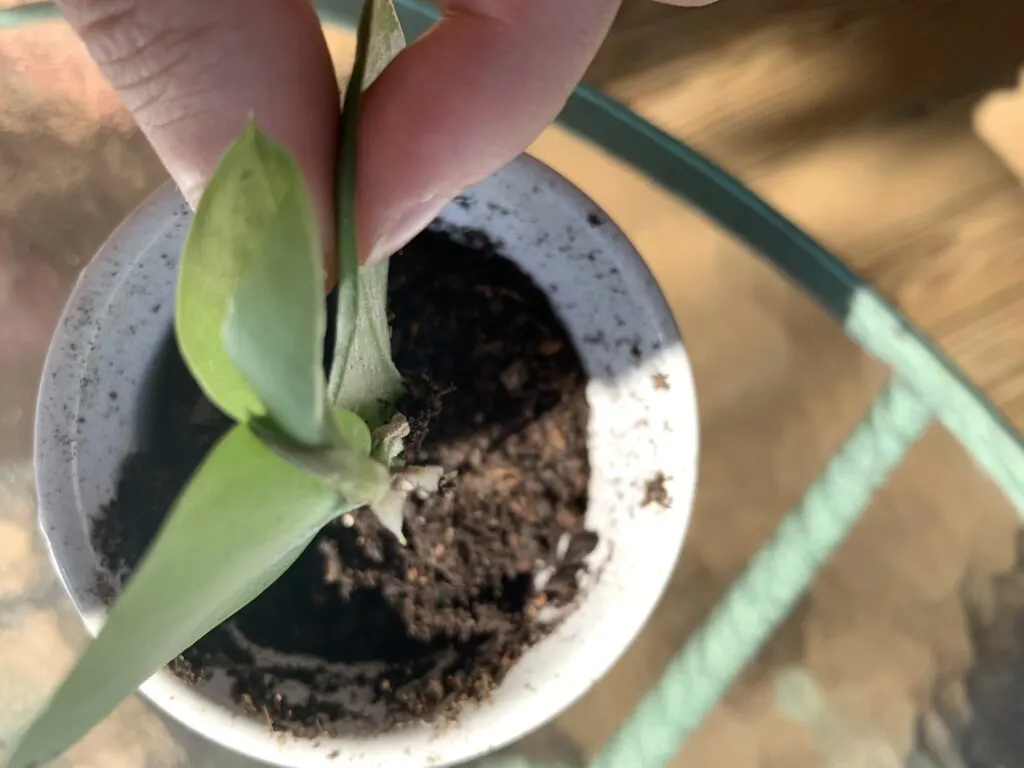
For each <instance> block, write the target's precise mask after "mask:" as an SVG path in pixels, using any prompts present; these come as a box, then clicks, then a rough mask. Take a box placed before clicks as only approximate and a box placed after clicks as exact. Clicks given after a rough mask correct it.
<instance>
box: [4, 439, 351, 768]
mask: <svg viewBox="0 0 1024 768" xmlns="http://www.w3.org/2000/svg"><path fill="white" fill-rule="evenodd" d="M339 504H340V501H339V497H338V495H337V494H336V493H335V492H333V491H330V490H328V489H327V488H326V487H325V486H324V485H323V484H322V483H321V482H320V481H318V480H316V479H315V478H313V477H312V476H310V475H307V474H306V473H304V472H301V471H300V470H298V469H296V468H294V467H292V466H290V465H289V464H288V463H287V462H285V461H283V460H281V459H280V458H278V457H277V456H275V455H274V454H273V453H272V452H271V451H270V450H269V449H268V448H266V447H264V446H263V445H262V444H261V443H260V442H259V441H258V440H257V439H256V437H254V436H253V434H252V433H251V432H250V431H249V430H248V428H246V427H243V426H236V427H234V428H233V429H232V431H231V432H229V433H228V434H227V435H226V436H225V437H224V438H223V439H222V440H221V441H220V442H219V443H218V444H217V445H216V446H215V447H214V449H213V450H212V451H211V453H210V454H209V456H208V458H207V460H206V462H205V463H204V464H203V466H202V467H201V468H200V469H199V470H198V472H197V473H196V475H195V476H194V477H193V479H192V480H191V482H190V483H189V485H188V487H187V488H186V489H185V491H184V492H183V494H182V495H181V496H180V497H179V499H178V501H177V503H176V504H175V506H174V508H173V510H172V512H171V515H170V516H169V518H168V520H167V522H166V524H165V526H164V528H163V530H162V531H161V532H160V534H159V536H158V538H157V540H156V542H155V544H154V545H153V546H152V548H151V550H150V551H149V553H148V554H147V556H146V558H145V559H144V560H143V562H142V563H141V565H140V566H139V569H138V570H137V571H136V573H135V575H134V576H133V577H132V578H131V580H130V581H129V583H128V586H127V588H126V590H125V592H124V594H123V595H122V596H121V598H120V599H119V600H118V601H117V603H116V605H115V606H114V608H113V609H112V611H111V613H110V615H109V617H108V619H107V622H106V624H105V626H104V627H103V630H102V631H101V633H100V634H99V636H98V637H97V638H96V640H94V641H93V642H92V643H91V644H90V645H89V647H88V648H87V649H86V651H85V653H84V654H83V655H82V657H81V658H80V659H79V660H78V662H77V664H76V665H75V667H74V669H73V670H72V672H71V674H70V675H69V676H68V677H67V678H66V679H65V681H64V683H63V684H62V685H61V687H60V688H59V689H58V690H57V693H56V694H55V695H54V697H53V698H52V699H51V700H50V702H49V703H48V705H47V706H46V708H45V709H44V711H43V712H42V713H41V714H40V716H39V717H38V718H37V719H36V721H35V722H34V723H33V724H32V726H31V727H30V729H29V730H28V731H27V732H26V734H25V735H24V737H23V738H22V741H21V742H20V744H19V745H18V746H17V748H16V752H15V754H14V756H13V757H12V759H11V762H10V763H9V768H28V766H31V765H33V764H35V763H39V764H41V763H43V762H44V761H45V760H49V759H51V758H53V757H54V756H56V755H57V754H60V753H62V752H63V751H64V750H66V749H67V748H68V747H69V746H71V745H72V744H74V743H75V742H76V741H77V740H78V739H80V738H81V737H82V736H84V735H85V734H86V733H87V732H88V731H89V729H91V728H92V727H93V726H94V725H96V724H97V723H98V722H99V721H100V720H101V719H103V718H104V717H105V716H106V715H107V714H109V713H110V712H111V711H112V710H113V709H114V708H115V707H116V706H117V705H118V703H119V702H120V701H121V700H122V699H124V698H125V697H126V696H128V695H130V694H131V693H132V692H133V691H134V690H135V689H136V688H137V687H138V686H139V685H141V684H142V683H143V682H145V680H146V679H148V678H149V676H150V675H152V674H153V672H154V671H155V670H157V669H159V668H160V667H161V666H162V665H164V664H166V663H167V662H169V661H170V660H171V659H173V658H174V657H175V656H177V655H178V654H179V653H181V652H182V651H183V650H185V649H186V648H187V647H189V646H190V645H191V644H192V643H194V642H195V641H196V640H198V639H199V638H201V637H202V636H203V635H204V634H206V633H207V632H208V631H209V630H211V629H213V628H214V627H215V626H217V625H218V624H220V623H221V622H223V621H224V620H226V619H228V618H229V617H230V616H232V615H233V614H234V613H235V612H236V611H238V610H239V609H240V608H242V607H244V606H245V605H246V604H247V603H248V602H250V601H251V600H253V599H254V598H255V597H257V596H258V595H259V594H260V593H261V592H262V591H263V590H264V589H266V587H267V586H268V585H269V584H270V583H272V582H273V581H274V580H276V579H277V578H278V577H279V576H280V575H281V574H282V573H284V571H285V570H286V569H287V568H288V567H289V566H290V565H291V564H292V563H293V562H294V561H295V560H296V558H297V557H298V556H299V554H300V553H301V552H302V550H303V549H304V548H305V547H306V546H307V545H308V544H309V542H310V541H311V540H312V538H313V536H314V535H315V534H316V532H317V531H318V530H319V529H320V527H321V526H323V525H324V524H325V523H326V522H327V521H328V520H330V519H332V518H334V517H335V516H336V515H338V514H341V513H343V512H345V511H347V510H348V509H350V508H352V506H353V505H349V506H348V507H346V506H344V505H342V506H339Z"/></svg>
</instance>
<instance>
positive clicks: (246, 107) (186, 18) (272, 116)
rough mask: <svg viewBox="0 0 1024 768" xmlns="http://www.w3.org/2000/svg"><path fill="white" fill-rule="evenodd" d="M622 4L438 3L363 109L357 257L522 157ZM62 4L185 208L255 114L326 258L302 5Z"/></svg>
mask: <svg viewBox="0 0 1024 768" xmlns="http://www.w3.org/2000/svg"><path fill="white" fill-rule="evenodd" d="M661 1H662V2H667V3H670V4H673V5H685V6H702V5H708V4H710V3H711V2H714V0H661ZM620 2H621V0H440V2H439V5H440V6H441V7H442V9H443V10H444V12H445V16H444V20H443V21H441V22H440V23H439V24H438V25H437V26H436V27H435V28H434V29H433V30H431V31H430V32H429V33H428V34H427V35H425V36H423V37H422V38H421V39H419V40H417V41H416V42H415V43H413V44H412V45H411V46H410V47H409V48H408V49H407V50H406V51H404V52H403V53H402V54H401V55H400V56H399V57H398V58H397V59H396V60H395V62H394V63H393V64H392V66H391V67H389V68H388V69H387V71H386V72H385V73H384V74H383V75H382V76H381V77H380V78H379V79H378V80H377V81H376V82H375V83H374V85H373V86H372V87H371V88H370V90H369V91H368V92H367V94H366V97H365V98H364V101H363V108H362V114H361V116H360V126H359V136H360V143H359V169H358V180H357V190H358V192H357V194H358V201H357V211H358V228H359V245H360V253H361V257H362V258H363V259H364V260H365V259H377V258H384V257H387V256H389V255H390V254H391V253H392V252H394V251H395V250H397V249H398V248H401V247H402V246H404V245H405V244H406V243H407V242H408V241H409V240H410V239H412V237H413V236H415V235H416V234H417V233H418V232H419V231H420V230H421V229H423V228H424V227H425V226H426V225H427V224H429V223H430V221H431V220H432V219H433V218H434V217H435V216H436V215H437V214H438V213H439V212H440V210H441V208H442V207H443V206H444V205H445V203H447V202H448V201H449V200H450V199H451V198H452V197H454V196H455V195H456V194H458V193H459V192H460V191H461V190H463V189H465V188H466V187H468V186H470V185H472V184H474V183H476V182H478V181H480V180H481V179H483V178H485V177H487V176H488V175H489V174H491V173H493V172H494V171H495V170H497V169H498V168H500V167H501V166H502V165H504V164H505V163H507V162H508V161H509V160H511V159H512V158H513V157H515V156H516V155H517V154H518V153H520V152H521V151H523V149H524V148H525V147H527V146H528V145H529V144H530V143H531V142H532V141H533V139H534V138H536V136H537V135H538V134H539V133H540V132H541V131H542V130H543V129H544V127H545V126H546V125H547V124H548V123H550V122H551V121H552V120H553V119H554V118H555V117H556V116H557V114H558V112H559V110H560V109H561V108H562V106H563V105H564V103H565V100H566V99H567V98H568V96H569V94H570V93H571V92H572V89H573V88H574V87H575V86H576V84H577V83H578V82H579V80H580V78H581V77H582V76H583V73H584V71H585V69H586V67H587V65H588V64H589V63H590V60H591V59H592V58H593V56H594V54H595V53H596V51H597V48H598V46H599V45H600V43H601V41H602V40H603V39H604V36H605V35H606V34H607V32H608V28H609V26H610V25H611V22H612V19H613V18H614V16H615V13H616V11H617V10H618V8H619V5H620ZM58 5H59V6H60V9H61V11H62V12H63V14H64V16H65V18H67V19H68V21H69V22H70V23H71V24H72V26H73V27H74V28H75V29H76V31H77V32H78V34H79V35H80V36H81V37H82V38H83V39H84V40H85V43H86V45H87V46H88V48H89V51H90V53H91V54H92V56H93V58H94V59H95V60H96V62H97V63H98V64H99V65H100V68H101V69H102V70H103V72H104V74H105V75H106V77H107V79H108V80H109V81H110V82H111V84H112V85H113V86H114V87H115V88H116V89H117V91H118V93H119V94H120V96H121V98H122V99H123V100H124V103H125V104H126V106H127V107H128V109H129V110H130V111H131V112H132V114H133V115H134V117H135V120H136V121H137V122H138V124H139V126H140V127H141V128H142V130H143V131H144V132H145V134H146V135H147V137H148V138H149V140H150V142H151V143H152V144H153V147H154V148H155V149H156V152H157V154H158V155H159V156H160V159H161V160H162V161H163V163H164V165H165V166H166V167H167V170H168V171H169V172H170V174H171V176H172V177H173V179H174V180H175V182H177V184H178V185H179V186H180V187H181V189H182V192H183V193H184V195H185V197H186V198H187V199H188V200H189V202H190V203H192V204H193V205H195V203H196V202H197V201H198V199H199V196H200V194H201V193H202V189H203V186H204V184H205V182H206V180H207V178H208V177H209V175H210V174H211V173H212V172H213V170H214V168H215V167H216V165H217V163H218V161H219V160H220V157H221V155H222V154H223V152H224V150H225V149H226V148H227V146H228V144H230V143H231V141H232V140H234V139H235V138H236V137H237V136H238V134H239V133H240V132H241V130H242V128H243V127H244V124H245V120H246V119H247V116H249V115H253V116H254V117H255V119H256V121H257V123H258V124H259V126H260V129H261V130H263V131H264V132H266V133H268V134H269V135H271V136H273V137H275V138H276V139H278V140H279V141H281V142H283V143H284V144H285V145H286V146H288V147H289V148H290V149H291V150H292V152H294V153H295V154H296V157H297V159H298V161H299V163H300V164H301V166H302V168H303V170H304V172H305V174H306V178H307V180H308V182H309V184H310V188H311V191H312V194H313V200H314V204H315V206H316V209H317V217H318V221H319V224H320V229H321V232H322V237H323V241H324V245H325V248H326V249H327V251H328V253H330V252H331V251H333V247H334V240H335V233H334V166H335V159H336V156H337V143H338V117H339V101H338V91H337V85H336V83H335V79H334V72H333V69H332V66H331V60H330V56H329V54H328V50H327V45H326V43H325V41H324V38H323V34H322V32H321V29H320V22H319V20H318V18H317V16H316V13H315V11H314V9H313V5H312V3H311V2H309V0H258V2H252V0H58ZM333 263H334V260H333V259H328V261H327V264H328V270H329V271H333Z"/></svg>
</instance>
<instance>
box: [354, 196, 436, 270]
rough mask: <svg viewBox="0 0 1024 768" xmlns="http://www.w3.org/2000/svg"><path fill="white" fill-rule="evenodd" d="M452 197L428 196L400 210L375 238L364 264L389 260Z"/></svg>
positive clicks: (422, 228)
mask: <svg viewBox="0 0 1024 768" xmlns="http://www.w3.org/2000/svg"><path fill="white" fill-rule="evenodd" d="M452 197H454V195H441V194H439V195H430V196H429V197H426V198H424V199H422V200H417V201H415V202H413V203H412V204H410V205H409V206H407V207H406V208H403V209H402V210H400V211H399V213H398V214H397V215H396V216H395V217H394V219H393V220H392V221H391V223H390V224H389V225H388V226H386V227H385V228H384V230H383V231H382V232H381V235H380V237H378V238H377V242H376V243H374V245H373V247H372V248H371V249H370V255H369V256H368V257H367V259H366V263H368V264H375V263H377V262H379V261H382V260H384V259H387V258H390V257H391V256H392V254H394V253H395V251H397V250H399V249H400V248H404V247H405V246H406V245H408V244H409V241H410V240H412V239H413V238H414V237H416V235H418V234H419V233H420V232H422V231H423V230H424V229H426V228H427V225H429V224H430V222H432V221H433V220H434V219H436V218H437V215H438V214H439V213H441V211H442V210H444V207H445V206H446V205H447V204H448V201H449V200H451V199H452Z"/></svg>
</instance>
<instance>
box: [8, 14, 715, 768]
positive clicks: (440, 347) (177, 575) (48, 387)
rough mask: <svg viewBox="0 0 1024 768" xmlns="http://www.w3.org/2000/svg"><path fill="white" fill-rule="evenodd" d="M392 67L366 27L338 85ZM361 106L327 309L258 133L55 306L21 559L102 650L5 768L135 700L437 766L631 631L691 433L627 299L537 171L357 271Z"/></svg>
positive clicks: (587, 676) (606, 659)
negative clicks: (39, 554) (35, 522)
mask: <svg viewBox="0 0 1024 768" xmlns="http://www.w3.org/2000/svg"><path fill="white" fill-rule="evenodd" d="M400 43H401V31H400V28H399V26H398V24H397V21H396V18H395V15H394V10H393V8H392V7H391V4H390V2H387V0H372V2H369V3H367V5H366V7H365V8H364V15H363V18H362V22H361V25H360V32H359V36H358V40H357V55H356V60H355V66H354V70H353V76H352V78H351V80H350V83H353V84H361V85H362V86H363V87H365V86H366V85H367V84H368V83H369V82H370V81H372V79H373V77H374V76H375V75H376V74H379V72H380V71H381V70H382V69H383V68H384V66H386V64H387V62H388V61H389V60H390V58H391V56H393V55H394V53H395V52H396V51H397V50H398V48H400V47H401V45H400ZM358 98H359V89H358V88H353V87H350V88H349V89H348V91H347V92H346V96H345V102H344V114H343V121H342V124H343V137H342V143H341V153H340V154H341V159H340V162H339V173H338V190H339V195H338V199H339V227H340V230H339V240H340V247H339V261H340V263H339V284H338V288H337V292H336V304H337V307H336V309H334V310H325V309H324V301H323V296H322V283H323V275H322V264H321V248H320V244H319V243H318V241H317V234H316V229H315V227H314V226H313V217H312V214H311V213H310V206H309V200H308V193H307V191H306V189H305V185H304V181H303V178H302V175H301V173H300V172H299V169H298V167H297V165H296V164H295V161H294V159H293V158H292V157H291V155H290V154H289V153H288V152H287V151H286V150H285V149H284V148H282V147H280V146H278V145H277V144H276V143H275V142H273V141H272V140H270V139H269V138H268V137H266V136H264V135H262V134H261V133H260V131H259V129H258V126H256V125H251V124H250V125H249V126H248V127H247V128H246V130H245V131H244V133H243V134H242V135H241V136H240V137H239V139H238V140H237V141H236V142H235V144H234V145H232V147H231V148H230V149H229V150H228V151H227V153H226V154H225V156H224V158H223V161H222V163H221V165H220V167H219V168H218V169H217V171H216V173H215V175H214V177H213V178H212V179H211V181H210V183H209V185H208V187H207V191H206V193H205V194H204V196H203V198H202V201H201V202H200V205H199V208H198V210H197V211H196V215H195V217H194V219H192V220H191V225H189V224H188V222H189V220H190V216H189V215H188V214H187V213H186V212H185V211H184V210H182V205H181V201H180V197H178V196H177V195H176V193H174V192H173V191H171V190H163V191H161V192H158V193H157V194H156V195H155V196H154V197H153V198H152V199H151V200H150V201H149V202H147V203H146V204H144V205H143V206H142V208H140V209H139V211H138V212H136V214H134V215H133V216H132V217H131V218H130V219H129V220H128V221H127V222H126V223H125V224H124V225H123V226H122V227H121V229H119V230H118V232H116V233H115V234H114V236H113V237H112V238H111V241H110V242H109V243H108V245H107V246H105V247H104V249H103V250H102V251H101V253H100V254H99V255H98V256H97V258H96V259H95V260H94V261H93V263H92V264H90V266H89V267H88V268H87V269H86V271H85V273H84V274H83V277H82V280H81V281H80V284H79V286H78V287H76V290H75V293H74V295H73V296H72V299H71V301H70V302H69V305H68V307H67V308H66V310H65V315H64V318H63V319H62V322H61V326H60V328H59V329H58V332H57V334H56V335H55V337H54V341H53V343H52V345H51V352H50V355H49V358H48V361H47V369H46V372H45V374H44V381H43V385H42V388H41V396H40V406H39V412H38V414H37V447H36V463H37V477H38V481H39V488H40V518H41V522H42V526H43V531H44V535H45V536H46V538H47V542H48V544H49V546H50V549H51V554H52V556H53V559H54V561H55V563H56V565H57V567H58V570H59V571H60V573H61V577H62V579H63V581H64V583H65V585H66V586H67V588H68V590H69V592H70V593H71V595H72V598H73V599H74V601H75V604H76V607H77V608H78V609H79V611H80V613H81V614H82V616H83V618H84V620H85V622H86V625H87V627H88V628H89V630H90V632H92V633H93V634H94V635H95V636H96V640H95V641H94V642H93V643H92V644H91V645H90V646H89V647H88V648H87V650H86V651H85V654H84V655H83V657H82V659H80V661H79V663H78V664H77V665H76V666H75V667H74V668H73V669H72V671H71V673H70V674H69V676H68V677H67V679H66V680H65V682H64V683H63V684H62V686H61V687H60V688H59V689H58V691H57V693H56V694H55V695H54V696H53V698H51V699H50V701H49V702H48V703H47V704H46V705H45V706H44V707H43V709H42V711H41V714H40V716H39V718H38V719H37V720H36V721H34V723H33V724H32V725H31V726H30V727H29V729H28V730H27V731H26V733H25V734H24V736H23V737H22V739H21V741H20V742H18V743H17V744H16V745H15V750H14V752H13V753H12V760H11V765H12V766H19V768H20V767H21V766H25V765H30V764H32V763H33V762H36V761H39V760H44V759H47V758H49V757H50V756H52V755H54V754H56V753H58V752H60V751H61V750H63V749H64V748H66V747H67V746H68V745H69V744H70V743H72V742H73V741H74V740H75V739H77V738H79V737H80V736H82V735H83V734H84V733H85V732H86V731H87V730H88V729H89V728H90V727H91V726H92V725H94V724H95V723H96V722H97V721H98V720H99V719H100V718H102V717H103V716H104V715H105V714H106V713H108V712H109V711H110V710H111V709H112V708H113V707H114V706H116V704H117V703H118V701H120V700H121V698H123V697H124V696H127V695H129V694H130V693H131V692H132V691H134V690H135V689H136V688H140V690H141V691H142V692H143V694H144V695H146V696H147V697H148V698H149V699H150V700H151V701H153V702H154V703H155V704H157V706H159V707H160V708H162V709H163V710H164V711H166V712H167V713H169V714H170V715H171V716H173V717H175V718H177V719H179V720H180V721H182V722H183V723H185V724H186V725H187V726H189V727H191V728H193V729H196V730H199V731H201V732H203V733H204V734H206V735H207V736H209V737H210V738H211V739H213V740H215V741H218V742H220V743H222V744H224V745H226V746H228V747H229V748H232V749H235V750H237V751H240V752H243V753H245V754H249V755H251V756H253V757H257V758H259V759H262V760H264V761H266V762H271V763H275V764H278V765H282V766H303V768H306V767H307V766H312V765H336V764H338V763H335V762H333V761H334V760H337V759H343V762H342V763H341V764H348V765H358V766H371V765H379V764H387V765H389V766H392V765H394V766H410V767H411V766H422V765H424V764H428V763H429V764H432V765H446V764H451V763H456V762H460V761H464V760H467V759H470V758H472V757H475V756H477V755H479V754H482V753H484V752H488V751H491V750H493V749H495V748H497V747H499V746H501V745H502V744H504V743H507V742H508V741H509V740H511V739H514V738H516V737H517V736H520V735H522V734H524V733H526V732H527V731H529V730H531V729H533V728H535V727H537V726H538V725H540V724H542V723H543V722H544V721H546V720H547V719H550V718H551V717H553V716H554V715H555V714H557V712H558V711H560V710H561V709H563V708H564V707H565V706H567V705H568V704H569V703H571V701H572V700H573V699H575V698H576V697H577V696H579V695H580V694H582V693H583V692H584V691H585V690H586V689H587V688H588V687H589V686H590V685H591V684H593V682H594V680H596V679H597V677H599V676H600V674H601V673H602V672H603V671H604V670H605V669H607V668H608V666H609V665H610V664H611V663H612V662H613V661H614V660H615V658H616V657H617V656H618V654H620V653H621V652H622V650H623V649H624V648H625V647H626V645H628V643H629V641H630V640H631V638H632V637H633V636H634V635H635V633H636V632H637V631H638V629H639V627H640V626H641V625H642V623H643V621H644V620H645V618H646V617H647V615H648V614H649V612H650V610H651V609H652V608H653V605H654V603H655V601H656V600H657V597H658V594H659V593H660V591H661V589H662V588H663V586H664V584H665V581H666V580H667V578H668V575H669V573H670V572H671V568H672V564H673V562H674V560H675V557H676V554H677V553H678V550H679V547H680V545H681V542H682V538H683V533H684V531H685V527H686V522H687V514H688V510H689V501H690V495H691V493H692V484H693V479H694V470H695V462H696V439H695V431H696V423H695V417H694V407H693V396H692V395H693V393H692V382H691V379H690V372H689V367H688V365H687V363H686V359H685V353H684V352H683V351H682V347H681V346H680V344H679V338H678V333H677V331H676V329H675V327H674V323H673V321H672V318H671V316H670V315H669V313H668V311H667V309H666V307H665V305H664V301H663V299H662V297H661V296H660V293H659V292H658V290H657V288H656V285H655V284H654V282H653V280H652V279H651V277H650V274H649V273H648V272H647V271H646V269H645V267H644V265H643V263H642V261H641V260H640V259H639V257H638V256H637V255H636V253H635V251H633V250H632V249H631V248H630V247H629V245H628V242H626V241H625V239H624V238H623V236H622V235H621V233H620V232H618V230H617V229H616V228H615V227H614V225H613V224H611V222H609V221H608V220H607V218H606V217H605V216H604V215H603V213H601V212H600V211H599V210H598V209H597V208H596V206H594V204H593V203H592V202H590V201H589V200H587V199H586V198H585V197H584V196H583V195H582V194H581V193H579V191H578V190H575V189H574V188H573V187H571V185H569V184H567V183H566V182H565V181H564V180H563V179H561V178H560V177H558V176H557V174H554V173H553V172H551V171H550V170H549V169H546V168H545V167H543V166H541V165H540V164H538V163H536V162H534V161H531V160H529V159H528V158H520V159H518V160H516V161H514V162H513V163H512V164H510V165H509V166H508V167H507V168H505V169H503V170H502V171H500V172H499V173H498V174H496V175H495V176H493V177H492V178H490V179H488V180H486V181H485V182H483V183H482V184H480V185H478V186H477V187H475V188H473V189H471V190H468V191H467V192H466V194H465V195H464V196H462V197H461V198H460V199H458V200H457V201H455V202H454V203H453V204H452V205H450V206H449V207H448V209H446V211H445V212H444V213H443V215H442V217H441V219H440V220H439V221H438V222H437V223H436V224H435V226H433V227H432V228H431V230H430V231H428V232H426V233H424V234H423V235H421V236H420V237H419V238H417V239H416V240H415V241H414V242H413V243H412V244H411V245H410V246H409V247H408V248H407V249H405V252H403V253H401V254H398V255H396V256H395V257H394V258H393V259H392V260H391V263H390V268H389V264H388V263H384V264H379V265H376V266H372V267H359V266H358V264H357V260H356V253H355V242H356V237H355V216H354V194H353V192H354V189H353V185H354V178H355V174H354V171H355V165H354V157H355V155H354V120H353V119H352V115H354V114H355V113H356V108H357V100H358ZM186 233H187V234H186ZM178 253H180V258H179V257H178V255H177V254H178ZM172 299H173V301H172ZM172 304H173V315H172V314H171V306H172ZM388 304H390V310H388ZM332 320H333V322H331V321H332ZM389 320H390V328H389ZM169 327H173V332H174V343H173V344H171V345H165V344H164V343H163V338H164V335H165V332H166V329H167V328H169ZM325 336H326V337H327V338H326V343H325ZM325 347H326V349H327V351H328V354H327V357H328V361H327V362H328V365H326V366H325V365H324V360H323V357H324V348H325ZM325 367H326V368H327V372H326V374H325V372H324V368H325ZM399 372H401V373H399ZM436 722H442V723H447V725H446V726H445V727H443V728H440V729H438V727H437V726H436V725H433V724H431V723H436Z"/></svg>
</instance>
